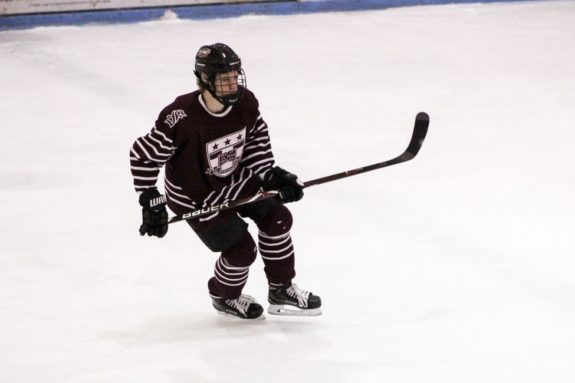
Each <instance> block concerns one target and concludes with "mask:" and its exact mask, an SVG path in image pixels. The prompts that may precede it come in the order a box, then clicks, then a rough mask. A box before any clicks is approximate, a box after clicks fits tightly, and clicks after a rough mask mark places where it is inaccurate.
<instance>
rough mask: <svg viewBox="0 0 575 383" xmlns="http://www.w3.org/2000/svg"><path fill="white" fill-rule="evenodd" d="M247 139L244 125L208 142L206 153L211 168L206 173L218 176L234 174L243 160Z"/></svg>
mask: <svg viewBox="0 0 575 383" xmlns="http://www.w3.org/2000/svg"><path fill="white" fill-rule="evenodd" d="M245 141H246V128H245V127H244V128H243V129H242V130H238V131H237V132H235V133H232V134H228V135H227V136H225V137H220V138H218V139H217V140H214V141H211V142H208V143H207V144H206V154H207V156H208V163H209V164H210V168H209V169H208V170H207V171H206V174H209V175H215V176H217V177H226V176H229V175H230V174H232V173H233V172H234V170H236V168H237V167H238V164H239V163H240V161H241V160H242V154H243V153H244V143H245Z"/></svg>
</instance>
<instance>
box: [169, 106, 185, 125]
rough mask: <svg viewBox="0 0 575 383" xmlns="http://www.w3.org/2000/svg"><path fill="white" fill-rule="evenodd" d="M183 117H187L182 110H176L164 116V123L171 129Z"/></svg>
mask: <svg viewBox="0 0 575 383" xmlns="http://www.w3.org/2000/svg"><path fill="white" fill-rule="evenodd" d="M184 117H187V114H186V113H185V112H184V111H183V110H182V109H176V110H173V111H172V112H171V113H170V114H168V115H167V116H166V119H165V120H164V123H165V124H167V125H168V126H169V127H170V128H173V127H174V126H175V125H176V124H177V123H178V121H180V120H181V119H182V118H184Z"/></svg>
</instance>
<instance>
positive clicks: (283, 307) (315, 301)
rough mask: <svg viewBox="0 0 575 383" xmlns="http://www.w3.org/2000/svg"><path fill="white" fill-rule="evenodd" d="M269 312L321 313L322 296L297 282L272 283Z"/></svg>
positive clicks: (305, 314)
mask: <svg viewBox="0 0 575 383" xmlns="http://www.w3.org/2000/svg"><path fill="white" fill-rule="evenodd" d="M268 302H269V303H270V307H269V308H268V312H269V313H270V314H274V315H294V316H314V315H320V314H321V298H320V297H318V296H317V295H313V294H312V293H310V292H309V291H305V290H302V289H300V288H299V287H297V285H296V284H293V283H292V284H285V285H282V284H273V283H270V288H269V294H268Z"/></svg>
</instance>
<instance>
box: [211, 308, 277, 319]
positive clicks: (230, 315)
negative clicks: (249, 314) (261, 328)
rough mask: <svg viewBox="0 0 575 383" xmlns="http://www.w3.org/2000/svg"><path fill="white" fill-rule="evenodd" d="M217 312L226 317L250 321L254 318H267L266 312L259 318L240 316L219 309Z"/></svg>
mask: <svg viewBox="0 0 575 383" xmlns="http://www.w3.org/2000/svg"><path fill="white" fill-rule="evenodd" d="M216 313H217V314H218V315H220V316H222V317H224V318H234V319H239V320H248V321H253V320H264V319H266V316H265V315H264V314H262V315H260V316H259V317H257V318H242V317H240V316H237V315H236V314H232V313H229V312H226V311H219V310H217V311H216Z"/></svg>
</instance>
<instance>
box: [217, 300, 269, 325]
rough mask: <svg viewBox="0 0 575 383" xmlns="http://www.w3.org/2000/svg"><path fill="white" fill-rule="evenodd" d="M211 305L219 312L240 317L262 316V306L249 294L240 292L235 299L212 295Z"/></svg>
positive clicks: (254, 317) (255, 317)
mask: <svg viewBox="0 0 575 383" xmlns="http://www.w3.org/2000/svg"><path fill="white" fill-rule="evenodd" d="M212 305H213V306H214V308H215V309H216V310H218V313H220V314H228V315H233V316H236V317H239V318H242V319H257V318H263V316H262V313H263V312H264V309H263V307H262V306H261V305H260V304H259V303H257V302H256V300H255V299H254V298H252V297H251V296H249V295H244V294H242V295H241V296H240V297H239V298H237V299H224V298H219V297H214V296H212Z"/></svg>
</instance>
